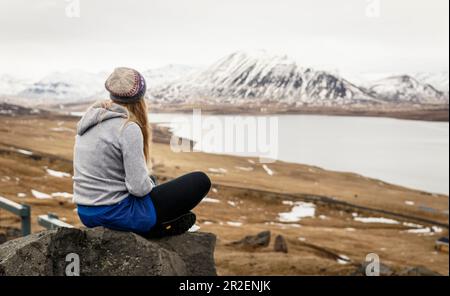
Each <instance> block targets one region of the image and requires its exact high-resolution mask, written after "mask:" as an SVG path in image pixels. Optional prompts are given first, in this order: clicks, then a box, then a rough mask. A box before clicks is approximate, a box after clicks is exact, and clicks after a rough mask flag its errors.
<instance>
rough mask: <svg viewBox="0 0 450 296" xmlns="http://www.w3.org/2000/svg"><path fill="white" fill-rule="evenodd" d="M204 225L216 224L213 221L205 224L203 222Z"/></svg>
mask: <svg viewBox="0 0 450 296" xmlns="http://www.w3.org/2000/svg"><path fill="white" fill-rule="evenodd" d="M203 224H204V225H212V224H214V223H213V222H211V221H205V222H203Z"/></svg>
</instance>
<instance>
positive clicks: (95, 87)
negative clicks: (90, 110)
mask: <svg viewBox="0 0 450 296" xmlns="http://www.w3.org/2000/svg"><path fill="white" fill-rule="evenodd" d="M106 78H107V74H106V73H90V72H85V71H80V70H73V71H68V72H63V73H61V72H55V73H52V74H50V75H48V76H46V77H44V78H43V79H41V80H39V81H37V82H35V83H33V84H32V85H31V86H29V87H27V88H25V89H24V90H22V91H21V92H19V93H18V95H19V96H21V97H26V98H38V99H47V98H50V99H57V100H64V101H66V100H87V99H90V98H92V97H93V96H94V95H95V94H97V93H100V92H102V91H103V89H104V83H105V79H106Z"/></svg>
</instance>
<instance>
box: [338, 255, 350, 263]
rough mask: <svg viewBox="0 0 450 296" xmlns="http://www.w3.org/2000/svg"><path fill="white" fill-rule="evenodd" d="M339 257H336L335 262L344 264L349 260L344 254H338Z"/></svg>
mask: <svg viewBox="0 0 450 296" xmlns="http://www.w3.org/2000/svg"><path fill="white" fill-rule="evenodd" d="M339 257H340V258H338V259H337V263H339V264H342V265H345V264H348V263H349V262H350V258H348V257H347V256H345V255H339Z"/></svg>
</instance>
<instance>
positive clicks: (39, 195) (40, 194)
mask: <svg viewBox="0 0 450 296" xmlns="http://www.w3.org/2000/svg"><path fill="white" fill-rule="evenodd" d="M31 194H33V196H34V197H36V198H37V199H49V198H52V196H51V195H48V194H47V193H43V192H40V191H37V190H34V189H31Z"/></svg>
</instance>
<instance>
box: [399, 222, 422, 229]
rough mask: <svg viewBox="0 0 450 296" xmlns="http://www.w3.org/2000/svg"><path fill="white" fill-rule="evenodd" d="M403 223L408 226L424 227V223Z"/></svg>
mask: <svg viewBox="0 0 450 296" xmlns="http://www.w3.org/2000/svg"><path fill="white" fill-rule="evenodd" d="M403 225H404V226H406V227H412V228H423V225H420V224H416V223H409V222H403Z"/></svg>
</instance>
